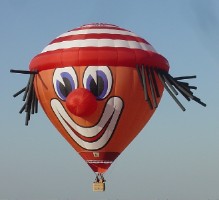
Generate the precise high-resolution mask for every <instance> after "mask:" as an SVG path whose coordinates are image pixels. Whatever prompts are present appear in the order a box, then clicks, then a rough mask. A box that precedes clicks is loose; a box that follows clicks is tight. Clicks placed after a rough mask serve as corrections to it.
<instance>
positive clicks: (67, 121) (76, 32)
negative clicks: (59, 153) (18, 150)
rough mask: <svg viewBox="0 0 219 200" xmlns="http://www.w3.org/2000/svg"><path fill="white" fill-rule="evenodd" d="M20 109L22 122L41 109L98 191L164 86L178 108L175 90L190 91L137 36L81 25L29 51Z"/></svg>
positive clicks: (100, 25)
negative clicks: (90, 173) (87, 169)
mask: <svg viewBox="0 0 219 200" xmlns="http://www.w3.org/2000/svg"><path fill="white" fill-rule="evenodd" d="M11 72H13V73H24V74H30V78H29V81H28V84H27V86H26V87H24V88H23V89H21V90H20V91H18V92H17V93H16V94H15V95H14V97H15V96H18V95H19V94H21V93H24V97H23V100H24V101H25V103H24V105H23V107H22V108H21V110H20V113H22V112H23V111H25V112H26V120H25V124H26V125H28V122H29V120H30V115H31V114H34V113H36V112H37V110H38V101H39V102H40V104H41V106H42V108H43V110H44V112H45V113H46V115H47V116H48V118H49V119H50V121H51V122H52V123H53V125H54V126H55V127H56V128H57V130H58V131H59V132H60V133H61V134H62V136H63V137H64V138H65V139H66V140H67V141H68V143H69V144H70V145H71V146H72V147H73V148H74V149H75V150H76V151H77V152H78V153H79V155H80V156H81V157H82V158H83V159H84V160H85V162H86V163H87V164H88V165H89V166H90V168H91V169H92V170H93V171H94V172H95V173H96V181H95V183H94V184H93V189H94V191H104V190H105V179H104V178H103V174H104V173H105V172H106V171H107V170H108V168H109V167H110V165H111V164H112V163H113V161H114V160H115V159H116V158H117V157H118V156H119V155H120V154H121V153H122V151H123V150H124V149H125V148H126V147H127V146H128V145H129V144H130V143H131V142H132V140H133V139H134V138H135V137H136V136H137V135H138V134H139V132H140V131H141V130H142V129H143V127H144V126H145V125H146V124H147V122H148V121H149V119H150V118H151V116H152V115H153V113H154V112H155V110H156V108H157V107H158V105H159V102H160V100H161V97H162V93H163V90H164V88H165V89H166V91H167V92H168V93H169V94H170V95H171V97H172V98H173V99H174V101H175V102H176V103H177V104H178V105H179V107H180V108H181V109H182V110H183V111H185V108H184V106H183V105H182V104H181V103H180V101H179V100H178V99H177V98H176V95H178V93H180V94H181V95H182V96H184V97H185V98H186V99H187V100H188V101H189V100H190V99H192V100H194V101H196V102H197V103H199V104H201V105H202V106H206V104H205V103H203V102H202V101H201V100H200V99H199V98H197V97H196V96H194V94H193V92H192V90H193V89H196V87H195V86H190V85H189V84H188V83H187V82H185V81H182V80H184V79H191V78H195V76H182V77H175V78H174V77H172V76H171V75H170V74H169V63H168V61H167V59H166V58H164V57H163V56H162V55H160V54H159V53H158V52H157V51H156V50H155V49H154V48H153V46H152V45H151V44H150V43H148V42H147V41H146V40H145V39H143V38H141V37H139V36H138V35H136V34H135V33H133V32H131V31H128V30H126V29H124V28H120V27H119V26H116V25H112V24H103V23H94V24H86V25H83V26H81V27H79V28H75V29H72V30H70V31H68V32H66V33H63V34H61V35H60V36H59V37H57V38H55V39H54V40H53V41H52V42H50V43H49V44H48V45H47V46H46V47H45V48H44V49H43V51H42V52H41V53H39V54H38V55H37V56H35V57H34V58H33V59H32V60H31V62H30V66H29V71H28V70H27V71H25V70H11Z"/></svg>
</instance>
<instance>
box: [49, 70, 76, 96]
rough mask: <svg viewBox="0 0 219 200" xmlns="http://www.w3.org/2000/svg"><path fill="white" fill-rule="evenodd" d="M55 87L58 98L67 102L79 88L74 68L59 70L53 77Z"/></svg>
mask: <svg viewBox="0 0 219 200" xmlns="http://www.w3.org/2000/svg"><path fill="white" fill-rule="evenodd" d="M53 86H54V88H55V92H56V94H57V95H58V97H59V98H60V99H62V100H65V99H66V97H67V96H68V94H69V93H70V92H71V91H73V90H74V89H76V88H77V87H78V81H77V76H76V73H75V71H74V69H73V68H72V67H65V68H57V69H56V70H55V72H54V75H53Z"/></svg>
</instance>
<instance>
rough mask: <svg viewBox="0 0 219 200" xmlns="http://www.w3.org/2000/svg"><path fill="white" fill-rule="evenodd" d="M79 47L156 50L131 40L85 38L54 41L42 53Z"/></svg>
mask: <svg viewBox="0 0 219 200" xmlns="http://www.w3.org/2000/svg"><path fill="white" fill-rule="evenodd" d="M78 47H115V48H117V47H124V48H129V49H141V50H145V51H152V52H156V51H155V49H154V48H153V47H152V46H151V45H149V44H146V43H143V42H136V41H131V40H112V39H83V40H71V41H62V42H57V43H52V44H49V45H48V46H46V47H45V48H44V49H43V51H42V53H45V52H48V51H55V50H59V49H68V48H78Z"/></svg>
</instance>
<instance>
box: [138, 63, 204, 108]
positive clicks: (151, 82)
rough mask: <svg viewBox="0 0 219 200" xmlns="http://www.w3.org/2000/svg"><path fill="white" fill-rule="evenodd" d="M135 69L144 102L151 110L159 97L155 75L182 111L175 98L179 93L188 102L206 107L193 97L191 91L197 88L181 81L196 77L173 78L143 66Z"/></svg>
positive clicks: (179, 103) (160, 71) (155, 105)
mask: <svg viewBox="0 0 219 200" xmlns="http://www.w3.org/2000/svg"><path fill="white" fill-rule="evenodd" d="M136 69H137V72H138V76H139V80H140V82H141V85H142V87H143V91H144V95H145V100H146V101H147V102H148V105H149V107H150V108H151V109H154V108H157V102H156V97H157V98H159V97H160V94H159V90H158V87H157V81H156V78H155V75H156V76H157V77H158V79H159V80H160V82H161V83H162V85H163V86H164V88H165V89H166V90H167V92H168V93H169V94H170V96H171V97H172V98H173V100H174V101H175V102H176V103H177V105H178V106H179V107H180V108H181V109H182V110H183V111H185V110H186V109H185V107H184V106H183V105H182V104H181V102H180V101H179V100H178V99H177V98H176V96H177V95H178V94H179V93H180V94H181V95H182V96H183V97H184V98H185V99H187V100H188V101H190V100H193V101H195V102H197V103H199V104H200V105H202V106H204V107H206V104H205V103H204V102H202V101H201V100H200V99H199V98H198V97H196V96H195V95H193V92H192V89H194V90H196V89H197V87H195V86H190V85H189V83H187V82H184V81H181V80H185V79H194V78H196V76H180V77H175V78H174V77H172V76H171V75H170V74H169V73H168V72H166V71H164V70H161V69H159V68H158V67H151V66H145V65H136ZM150 96H151V97H152V102H153V103H152V102H151V100H150Z"/></svg>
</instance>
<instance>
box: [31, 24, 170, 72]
mask: <svg viewBox="0 0 219 200" xmlns="http://www.w3.org/2000/svg"><path fill="white" fill-rule="evenodd" d="M89 65H91V66H93V65H94V66H102V65H107V66H125V67H136V65H147V66H154V67H157V68H160V69H163V70H165V71H168V70H169V64H168V61H167V60H166V59H165V58H164V57H163V56H161V55H160V54H158V53H157V52H156V50H155V49H154V48H153V46H152V45H151V44H149V43H148V42H147V41H146V40H144V39H143V38H141V37H139V36H137V35H136V34H134V33H133V32H131V31H128V30H126V29H123V28H120V27H118V26H115V25H112V24H103V23H94V24H87V25H83V26H81V27H79V28H75V29H73V30H70V31H68V32H66V33H63V34H62V35H60V36H59V37H57V38H56V39H54V40H53V41H52V42H50V43H49V44H48V45H47V46H46V47H45V48H44V49H43V51H42V52H41V53H40V54H38V55H37V56H36V57H34V58H33V59H32V61H31V63H30V70H38V71H41V70H46V69H53V68H58V67H66V66H89Z"/></svg>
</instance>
